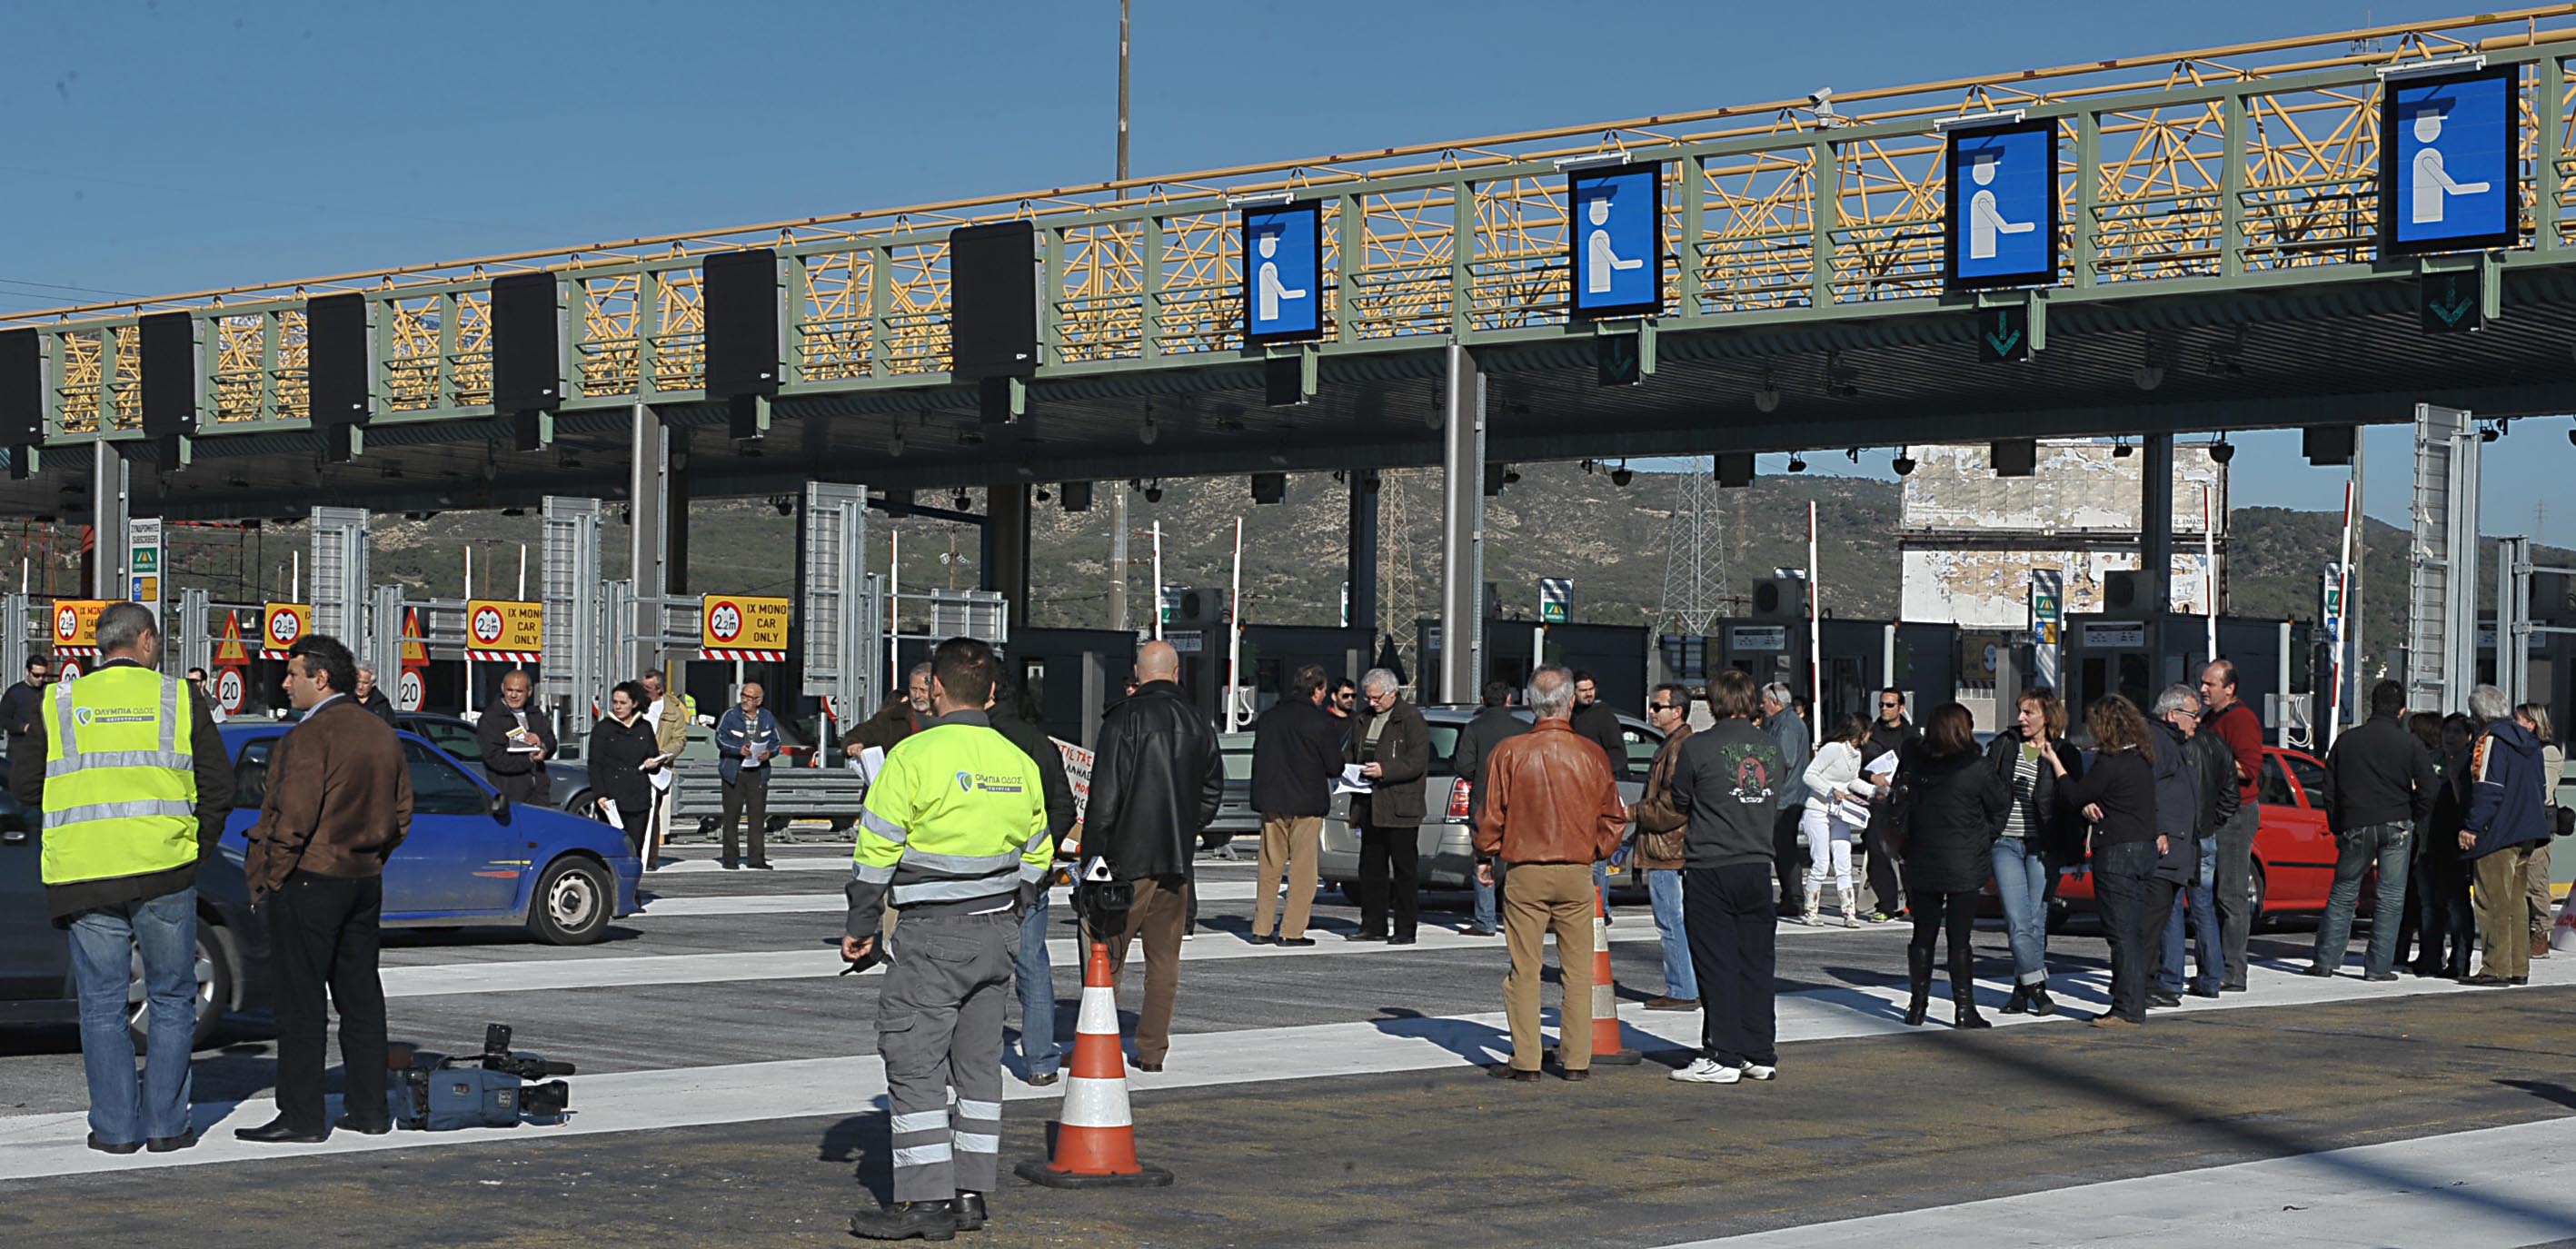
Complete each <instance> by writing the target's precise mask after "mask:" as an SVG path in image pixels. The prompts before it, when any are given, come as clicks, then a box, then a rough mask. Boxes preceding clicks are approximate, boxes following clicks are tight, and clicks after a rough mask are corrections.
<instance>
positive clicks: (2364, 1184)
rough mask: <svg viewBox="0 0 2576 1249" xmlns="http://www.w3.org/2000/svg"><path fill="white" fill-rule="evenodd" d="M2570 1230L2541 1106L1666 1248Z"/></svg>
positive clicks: (2483, 1240)
mask: <svg viewBox="0 0 2576 1249" xmlns="http://www.w3.org/2000/svg"><path fill="white" fill-rule="evenodd" d="M2571 1230H2576V1119H2545V1120H2542V1121H2540V1122H2537V1123H2518V1124H2514V1125H2512V1126H2509V1127H2501V1128H2480V1129H2477V1130H2475V1131H2469V1132H2453V1133H2448V1134H2445V1135H2441V1136H2422V1137H2417V1138H2415V1139H2413V1140H2404V1141H2390V1142H2387V1143H2385V1144H2379V1145H2363V1146H2358V1147H2355V1148H2351V1149H2333V1150H2325V1151H2322V1152H2319V1153H2313V1154H2297V1155H2293V1156H2290V1157H2286V1158H2266V1159H2263V1160H2261V1161H2259V1162H2240V1163H2234V1164H2231V1165H2228V1166H2218V1167H2207V1168H2203V1169H2200V1170H2196V1171H2183V1172H2178V1173H2175V1174H2170V1175H2149V1176H2139V1177H2137V1178H2134V1179H2125V1180H2106V1181H2103V1182H2101V1183H2096V1184H2079V1185H2074V1186H2071V1187H2066V1188H2056V1189H2047V1190H2043V1191H2040V1192H2033V1193H2025V1194H2022V1195H2021V1196H2017V1197H1997V1198H1993V1199H1990V1200H1986V1201H1969V1202H1961V1203H1959V1204H1957V1205H1949V1206H1936V1207H1933V1208H1930V1209H1923V1210H1909V1211H1905V1212H1903V1213H1899V1214H1881V1215H1873V1216H1870V1217H1868V1218H1859V1219H1843V1220H1838V1221H1836V1222H1832V1223H1811V1224H1808V1225H1807V1226H1804V1227H1791V1228H1782V1229H1780V1230H1778V1231H1770V1232H1758V1233H1754V1234H1752V1235H1746V1236H1731V1237H1726V1238H1723V1239H1718V1240H1698V1241H1692V1242H1690V1243H1688V1244H1685V1245H1670V1246H1666V1247H1665V1249H1825V1247H1827V1246H1833V1247H1837V1249H1838V1247H1839V1246H1844V1245H1865V1244H1891V1245H1907V1246H1939V1245H1962V1246H1968V1245H1974V1246H1979V1247H1981V1249H1986V1247H1992V1249H2004V1247H2008V1246H2023V1245H2028V1246H2056V1245H2066V1244H2074V1243H2078V1242H2081V1243H2082V1244H2085V1245H2088V1246H2099V1245H2141V1246H2144V1245H2174V1244H2190V1245H2264V1246H2283V1245H2318V1246H2323V1245H2522V1244H2531V1243H2534V1242H2537V1241H2551V1240H2559V1239H2560V1238H2562V1237H2565V1236H2567V1235H2569V1234H2570V1232H2571Z"/></svg>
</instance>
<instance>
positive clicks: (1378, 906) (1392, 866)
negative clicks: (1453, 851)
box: [1342, 668, 1431, 945]
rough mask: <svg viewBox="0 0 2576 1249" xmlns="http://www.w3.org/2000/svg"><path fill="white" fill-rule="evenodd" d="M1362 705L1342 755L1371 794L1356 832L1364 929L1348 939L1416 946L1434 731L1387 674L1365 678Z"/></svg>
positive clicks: (1358, 813)
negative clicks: (1425, 793)
mask: <svg viewBox="0 0 2576 1249" xmlns="http://www.w3.org/2000/svg"><path fill="white" fill-rule="evenodd" d="M1360 699H1361V702H1362V703H1363V704H1365V706H1364V708H1363V710H1362V714H1361V716H1360V722H1359V723H1358V724H1357V725H1354V726H1353V727H1352V729H1351V733H1350V738H1349V740H1348V744H1346V745H1345V746H1344V747H1343V753H1342V759H1343V761H1344V762H1346V763H1356V764H1358V765H1359V766H1360V776H1361V777H1362V778H1363V779H1365V780H1367V781H1368V783H1369V792H1368V793H1366V794H1354V795H1352V796H1351V827H1352V828H1354V829H1357V830H1358V831H1359V835H1360V928H1359V931H1358V932H1355V933H1352V934H1350V935H1349V936H1348V937H1345V938H1344V940H1347V941H1384V942H1386V943H1387V944H1389V945H1411V944H1413V940H1414V922H1415V918H1416V916H1417V915H1418V914H1419V912H1420V910H1421V905H1422V877H1421V871H1420V867H1419V862H1420V859H1421V854H1422V777H1423V774H1424V773H1426V772H1428V771H1430V770H1431V725H1430V722H1428V721H1426V720H1424V719H1423V718H1422V712H1421V711H1419V710H1417V709H1416V708H1415V707H1414V705H1413V704H1411V703H1409V702H1406V701H1405V700H1404V698H1403V696H1402V695H1400V694H1398V693H1397V692H1396V682H1395V674H1394V673H1392V672H1389V671H1387V670H1386V669H1384V668H1371V669H1369V670H1368V675H1366V676H1363V677H1361V678H1360Z"/></svg>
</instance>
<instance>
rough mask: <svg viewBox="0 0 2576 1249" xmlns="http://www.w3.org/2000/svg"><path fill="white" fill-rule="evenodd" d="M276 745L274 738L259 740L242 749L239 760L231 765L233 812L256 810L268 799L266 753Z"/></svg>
mask: <svg viewBox="0 0 2576 1249" xmlns="http://www.w3.org/2000/svg"><path fill="white" fill-rule="evenodd" d="M276 744H277V739H275V738H273V737H272V738H261V739H260V740H258V741H255V742H252V743H251V744H249V745H247V746H244V747H242V752H241V758H240V759H238V760H236V761H235V762H234V763H233V807H234V809H235V810H257V809H258V808H259V804H260V803H261V802H262V801H264V800H266V799H267V797H268V752H269V750H270V749H271V748H272V747H274V746H275V745H276Z"/></svg>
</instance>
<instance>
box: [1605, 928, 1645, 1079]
mask: <svg viewBox="0 0 2576 1249" xmlns="http://www.w3.org/2000/svg"><path fill="white" fill-rule="evenodd" d="M1621 1041H1622V1038H1621V1036H1620V1033H1619V986H1618V985H1617V984H1615V983H1613V982H1612V981H1611V978H1610V915H1609V913H1608V912H1606V911H1604V910H1602V909H1601V891H1600V890H1598V889H1595V890H1593V891H1592V1061H1594V1062H1596V1063H1614V1064H1617V1065H1619V1066H1623V1067H1624V1066H1629V1065H1632V1064H1635V1063H1641V1062H1644V1061H1645V1060H1646V1056H1645V1055H1643V1054H1640V1053H1638V1052H1637V1051H1635V1050H1632V1049H1629V1048H1627V1047H1626V1046H1625V1045H1623V1044H1621Z"/></svg>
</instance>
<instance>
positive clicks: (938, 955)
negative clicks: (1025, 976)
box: [841, 638, 1055, 1240]
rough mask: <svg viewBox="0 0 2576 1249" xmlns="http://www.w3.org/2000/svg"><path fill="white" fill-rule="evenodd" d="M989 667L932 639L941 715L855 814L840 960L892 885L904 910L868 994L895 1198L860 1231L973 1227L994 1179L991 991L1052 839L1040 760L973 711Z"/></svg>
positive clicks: (970, 651) (998, 1044)
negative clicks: (882, 971)
mask: <svg viewBox="0 0 2576 1249" xmlns="http://www.w3.org/2000/svg"><path fill="white" fill-rule="evenodd" d="M998 668H999V664H998V662H997V661H996V660H995V659H994V657H993V648H992V647H990V646H987V645H985V644H984V643H982V642H978V641H975V640H973V639H971V638H950V639H949V640H947V641H945V642H942V643H940V644H939V649H938V651H937V652H935V653H934V654H933V656H932V658H931V673H930V697H931V704H932V708H933V710H935V711H937V712H938V713H939V715H938V718H937V719H936V720H933V721H931V722H930V725H929V726H928V727H927V728H924V729H923V730H922V731H920V732H918V733H915V734H913V735H912V736H910V737H907V738H905V739H903V741H902V742H900V743H898V744H897V745H896V746H895V748H894V749H893V750H892V751H890V752H888V753H887V755H886V761H885V767H884V769H883V770H881V771H879V772H878V773H877V779H876V782H875V783H874V784H873V785H871V786H869V787H868V801H867V806H866V809H865V810H863V811H862V812H861V813H860V815H859V830H858V848H857V849H856V850H855V851H854V852H853V853H852V858H853V859H854V860H855V864H854V867H853V869H852V872H851V879H850V886H849V895H850V914H849V920H848V922H847V924H846V925H845V927H844V928H843V930H842V932H843V935H842V937H841V956H842V957H843V958H846V959H848V960H850V961H851V962H853V963H858V962H862V961H864V960H866V959H868V958H869V957H870V956H872V955H874V954H875V953H876V947H877V942H878V929H879V927H880V925H881V923H882V918H883V907H884V903H885V901H886V899H887V898H888V897H889V896H891V897H892V899H893V901H894V906H895V909H896V910H897V911H899V912H901V913H902V918H903V928H902V932H901V934H900V935H899V938H898V939H897V943H896V945H895V948H894V954H895V958H894V964H893V967H892V968H891V969H890V970H889V971H888V972H887V974H886V980H885V988H884V989H883V990H882V991H881V992H879V994H878V995H877V1052H878V1054H880V1055H881V1056H883V1058H884V1059H885V1073H886V1108H887V1110H888V1111H889V1112H890V1113H891V1115H892V1116H893V1121H892V1129H893V1142H894V1201H895V1204H894V1205H893V1206H892V1207H890V1208H887V1209H882V1210H861V1211H859V1212H858V1213H857V1214H855V1215H853V1216H852V1217H851V1219H850V1231H851V1232H852V1233H853V1234H855V1235H859V1236H863V1237H867V1238H869V1239H871V1240H903V1239H906V1238H909V1237H914V1236H924V1237H928V1238H929V1239H932V1240H946V1239H948V1238H949V1237H950V1236H951V1235H952V1234H954V1233H956V1232H958V1231H973V1230H976V1229H978V1228H981V1227H982V1226H984V1219H985V1215H986V1211H985V1207H984V1195H985V1194H986V1193H988V1192H990V1191H992V1189H993V1186H994V1184H995V1183H996V1182H997V1181H998V1179H999V1177H1000V1168H1001V1157H1000V1154H1001V1133H1002V1011H1003V1003H1004V1002H1005V1001H1006V1000H1008V997H1009V995H1010V991H1011V967H1012V962H1013V960H1014V959H1015V958H1016V957H1017V955H1018V952H1019V944H1020V918H1019V917H1020V912H1021V911H1022V910H1024V909H1025V908H1026V907H1027V906H1028V904H1029V899H1030V898H1031V897H1032V896H1033V895H1034V893H1035V892H1036V891H1037V890H1038V889H1041V888H1044V887H1045V886H1044V884H1043V881H1044V879H1045V876H1046V870H1047V868H1048V866H1049V865H1050V864H1051V863H1053V861H1054V858H1055V846H1054V844H1053V840H1052V839H1051V838H1050V837H1049V836H1048V835H1047V814H1046V799H1045V790H1044V787H1043V783H1042V781H1041V780H1040V779H1039V776H1038V768H1037V765H1036V764H1035V763H1032V762H1030V761H1029V757H1028V756H1027V755H1026V754H1023V753H1021V751H1020V748H1019V747H1017V746H1014V745H1012V744H1011V741H1010V739H1009V738H1006V737H1004V736H1002V735H1001V734H1000V733H999V732H996V731H995V730H994V729H993V727H992V722H991V721H990V720H989V719H988V718H987V717H986V716H985V714H984V708H985V706H986V705H987V704H988V703H990V702H991V700H992V697H993V679H994V677H995V675H996V671H997V669H998ZM952 1087H954V1089H955V1090H956V1104H955V1106H954V1107H953V1109H952V1107H951V1106H950V1104H949V1090H950V1089H951V1088H952Z"/></svg>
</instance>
